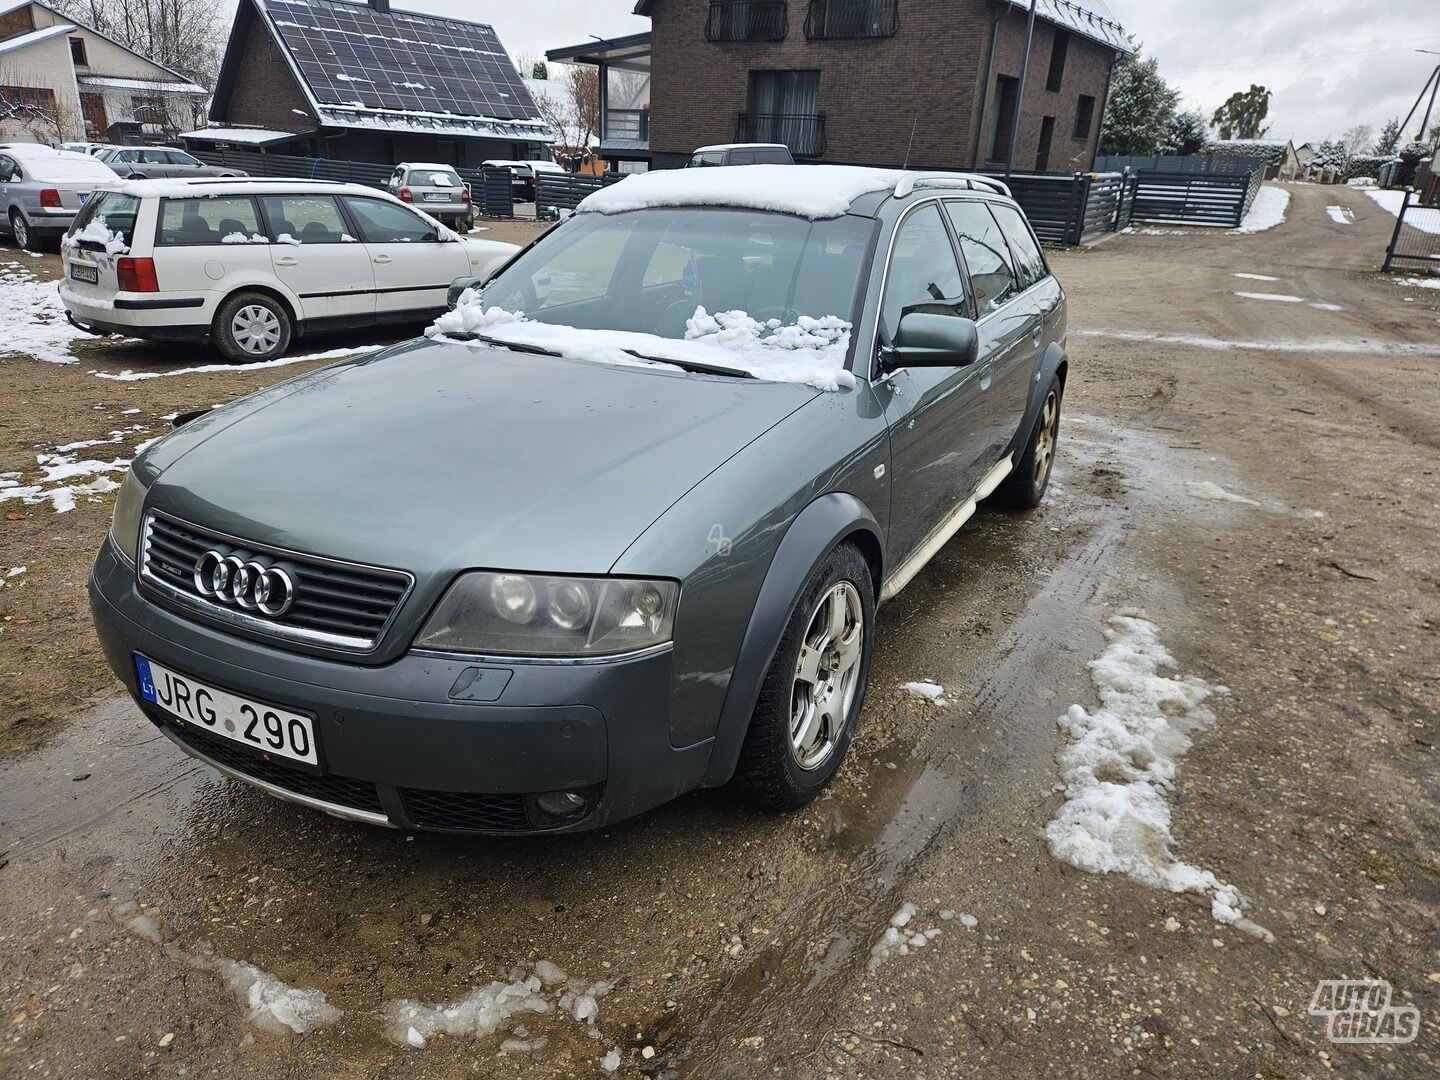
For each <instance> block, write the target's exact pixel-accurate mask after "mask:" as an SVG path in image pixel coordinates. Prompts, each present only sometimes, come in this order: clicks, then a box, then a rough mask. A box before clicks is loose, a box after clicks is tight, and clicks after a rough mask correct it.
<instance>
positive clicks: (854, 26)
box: [805, 0, 900, 38]
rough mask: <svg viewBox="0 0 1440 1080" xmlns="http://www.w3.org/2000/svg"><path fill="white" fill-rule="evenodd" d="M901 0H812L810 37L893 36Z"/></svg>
mask: <svg viewBox="0 0 1440 1080" xmlns="http://www.w3.org/2000/svg"><path fill="white" fill-rule="evenodd" d="M899 28H900V0H810V10H809V11H807V12H806V13H805V36H806V37H807V38H870V37H894V36H895V31H896V30H898V29H899Z"/></svg>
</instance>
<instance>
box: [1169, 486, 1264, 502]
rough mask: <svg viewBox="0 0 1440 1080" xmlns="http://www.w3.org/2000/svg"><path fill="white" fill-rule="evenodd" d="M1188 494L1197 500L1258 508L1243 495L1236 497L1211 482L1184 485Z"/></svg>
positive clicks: (1233, 493) (1251, 500)
mask: <svg viewBox="0 0 1440 1080" xmlns="http://www.w3.org/2000/svg"><path fill="white" fill-rule="evenodd" d="M1185 486H1186V487H1187V488H1189V490H1190V494H1191V495H1193V496H1194V497H1195V498H1197V499H1212V500H1214V501H1215V502H1233V503H1240V504H1241V505H1242V506H1259V505H1260V504H1259V503H1258V502H1256V501H1255V500H1254V499H1250V498H1246V497H1245V496H1244V495H1237V494H1235V492H1233V491H1226V490H1225V489H1224V488H1223V487H1221V486H1220V485H1219V484H1217V483H1215V482H1214V481H1213V480H1192V481H1190V482H1189V483H1188V484H1186V485H1185Z"/></svg>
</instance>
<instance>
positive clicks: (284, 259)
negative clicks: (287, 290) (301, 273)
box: [275, 255, 296, 266]
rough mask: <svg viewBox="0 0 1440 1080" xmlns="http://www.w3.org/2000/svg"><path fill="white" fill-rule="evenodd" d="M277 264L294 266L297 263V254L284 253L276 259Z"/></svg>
mask: <svg viewBox="0 0 1440 1080" xmlns="http://www.w3.org/2000/svg"><path fill="white" fill-rule="evenodd" d="M275 265H276V266H294V265H296V263H295V256H293V255H282V256H280V257H279V258H277V259H276V260H275Z"/></svg>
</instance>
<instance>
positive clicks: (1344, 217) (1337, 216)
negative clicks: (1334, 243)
mask: <svg viewBox="0 0 1440 1080" xmlns="http://www.w3.org/2000/svg"><path fill="white" fill-rule="evenodd" d="M1325 213H1327V214H1329V215H1330V220H1331V221H1333V222H1335V224H1337V225H1354V224H1355V213H1354V211H1352V210H1351V209H1350V208H1349V207H1348V206H1327V207H1326V208H1325Z"/></svg>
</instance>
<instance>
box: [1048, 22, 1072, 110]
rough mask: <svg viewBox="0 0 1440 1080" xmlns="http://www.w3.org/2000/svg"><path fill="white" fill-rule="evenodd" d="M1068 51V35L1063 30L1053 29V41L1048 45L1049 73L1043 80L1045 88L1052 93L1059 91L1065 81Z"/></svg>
mask: <svg viewBox="0 0 1440 1080" xmlns="http://www.w3.org/2000/svg"><path fill="white" fill-rule="evenodd" d="M1069 53H1070V35H1069V34H1067V33H1066V32H1065V31H1064V30H1056V31H1055V43H1054V44H1053V45H1051V46H1050V74H1049V76H1048V77H1047V78H1046V80H1045V89H1046V90H1049V91H1050V92H1051V93H1052V94H1058V93H1059V92H1060V84H1061V83H1062V82H1064V81H1065V58H1066V56H1068V55H1069Z"/></svg>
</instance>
